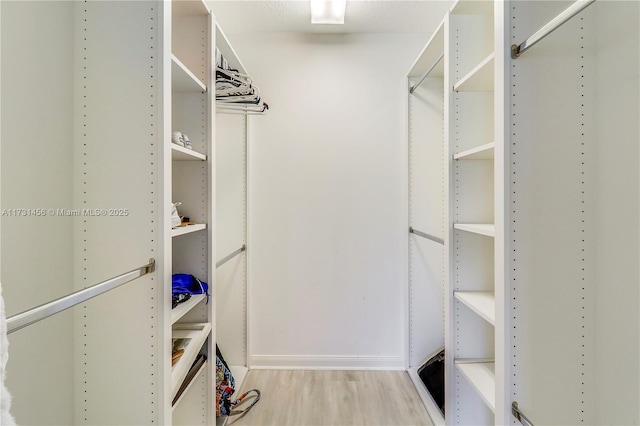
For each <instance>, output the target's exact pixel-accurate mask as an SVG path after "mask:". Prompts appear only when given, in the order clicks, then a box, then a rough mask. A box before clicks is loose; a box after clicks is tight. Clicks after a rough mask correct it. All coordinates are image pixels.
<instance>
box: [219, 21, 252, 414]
mask: <svg viewBox="0 0 640 426" xmlns="http://www.w3.org/2000/svg"><path fill="white" fill-rule="evenodd" d="M216 46H217V48H218V50H219V51H220V53H221V54H222V56H223V57H224V59H226V60H227V62H228V63H229V65H230V67H231V68H233V69H236V70H238V71H239V72H240V73H242V74H247V75H248V74H249V73H248V71H247V69H246V68H245V66H244V65H243V63H242V61H241V60H240V58H239V57H238V55H237V54H236V52H235V51H234V49H233V47H232V46H231V44H230V43H229V41H228V39H227V37H226V36H225V35H224V33H223V32H222V31H221V29H220V28H218V29H217V35H216ZM215 120H216V135H215V137H216V151H215V155H216V160H215V161H216V185H217V187H216V191H215V197H216V229H217V232H216V239H215V244H216V251H217V253H218V258H217V260H218V261H220V260H221V259H224V258H225V257H226V256H229V255H230V254H232V253H235V252H237V251H238V250H239V249H241V248H242V247H245V248H246V243H247V231H246V223H247V142H248V139H247V138H248V134H247V126H248V120H249V117H247V115H245V114H236V113H230V114H228V113H225V112H218V111H216V114H215ZM246 268H247V252H246V251H241V252H239V254H237V255H236V256H234V257H233V258H232V259H230V260H229V261H227V262H225V263H224V264H222V265H220V266H219V267H218V268H217V269H216V276H217V289H216V300H215V302H216V304H217V306H216V327H217V328H216V338H217V343H218V346H219V348H220V351H221V353H222V355H223V356H224V358H225V360H226V361H227V364H228V365H229V369H230V370H231V373H232V374H233V377H234V379H235V384H236V389H237V390H238V391H239V390H240V387H241V386H242V383H243V382H244V379H245V377H246V376H247V373H248V372H249V369H248V364H247V334H248V331H247V269H246ZM226 421H227V418H224V417H223V418H218V419H217V424H218V425H223V424H225V423H226Z"/></svg>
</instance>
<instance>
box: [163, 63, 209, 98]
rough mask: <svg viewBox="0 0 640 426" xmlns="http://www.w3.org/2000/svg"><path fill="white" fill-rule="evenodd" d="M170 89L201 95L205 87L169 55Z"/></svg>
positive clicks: (205, 89) (185, 67) (184, 66)
mask: <svg viewBox="0 0 640 426" xmlns="http://www.w3.org/2000/svg"><path fill="white" fill-rule="evenodd" d="M171 88H172V90H174V91H176V92H190V93H202V92H206V91H207V86H205V85H204V83H203V82H202V81H200V79H199V78H198V77H196V75H195V74H194V73H192V72H191V70H189V68H187V66H186V65H185V64H183V63H182V62H181V61H180V60H179V59H178V58H177V57H176V56H175V55H171Z"/></svg>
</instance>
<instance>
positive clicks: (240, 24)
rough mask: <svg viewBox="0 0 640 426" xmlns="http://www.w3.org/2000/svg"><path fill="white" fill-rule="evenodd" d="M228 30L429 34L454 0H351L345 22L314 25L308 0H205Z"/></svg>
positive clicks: (229, 32) (231, 32)
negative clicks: (342, 23)
mask: <svg viewBox="0 0 640 426" xmlns="http://www.w3.org/2000/svg"><path fill="white" fill-rule="evenodd" d="M206 2H207V3H208V4H209V6H210V7H211V9H212V10H213V13H214V14H215V16H216V19H217V20H218V22H219V23H220V25H221V27H222V28H223V30H224V31H225V32H226V33H228V34H234V33H255V32H258V33H260V32H298V33H425V34H430V33H432V32H433V31H435V29H436V28H437V26H438V25H439V24H440V22H441V21H442V18H443V17H444V14H445V12H446V11H447V10H449V8H450V7H451V6H452V5H453V3H454V1H453V0H413V1H401V0H394V1H391V0H348V1H347V12H346V17H345V24H344V25H311V15H310V10H309V2H308V1H305V0H295V1H290V0H289V1H280V0H257V1H256V0H253V1H247V0H206Z"/></svg>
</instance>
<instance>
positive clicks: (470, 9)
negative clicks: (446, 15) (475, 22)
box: [450, 0, 493, 16]
mask: <svg viewBox="0 0 640 426" xmlns="http://www.w3.org/2000/svg"><path fill="white" fill-rule="evenodd" d="M450 11H451V14H453V15H487V16H490V15H491V14H493V2H489V1H470V0H458V1H456V3H455V4H454V5H453V6H452V7H451V9H450Z"/></svg>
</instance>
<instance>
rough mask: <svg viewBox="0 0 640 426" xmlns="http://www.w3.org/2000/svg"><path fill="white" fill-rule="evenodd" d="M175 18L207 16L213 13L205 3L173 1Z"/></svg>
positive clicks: (201, 1)
mask: <svg viewBox="0 0 640 426" xmlns="http://www.w3.org/2000/svg"><path fill="white" fill-rule="evenodd" d="M171 5H172V7H173V10H172V13H173V16H207V15H209V14H210V13H211V12H210V11H209V8H208V7H207V4H206V3H205V2H204V1H203V0H200V1H197V0H196V1H173V2H171Z"/></svg>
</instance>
